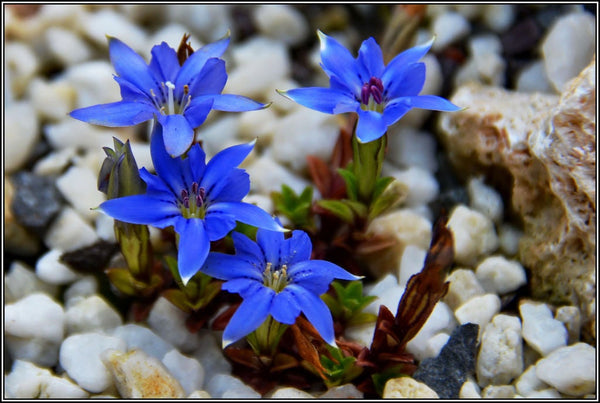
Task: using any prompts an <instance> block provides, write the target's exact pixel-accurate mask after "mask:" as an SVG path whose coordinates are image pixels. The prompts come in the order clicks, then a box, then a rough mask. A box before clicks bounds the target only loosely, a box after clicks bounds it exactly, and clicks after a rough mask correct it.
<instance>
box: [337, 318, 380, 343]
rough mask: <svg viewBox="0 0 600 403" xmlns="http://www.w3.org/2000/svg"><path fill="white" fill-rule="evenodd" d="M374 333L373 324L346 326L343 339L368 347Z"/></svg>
mask: <svg viewBox="0 0 600 403" xmlns="http://www.w3.org/2000/svg"><path fill="white" fill-rule="evenodd" d="M374 332H375V322H371V323H365V324H362V325H355V326H348V327H347V328H346V330H345V332H344V337H347V338H348V340H350V341H353V342H355V343H359V344H362V345H363V346H367V347H368V346H370V345H371V342H372V341H373V334H374Z"/></svg>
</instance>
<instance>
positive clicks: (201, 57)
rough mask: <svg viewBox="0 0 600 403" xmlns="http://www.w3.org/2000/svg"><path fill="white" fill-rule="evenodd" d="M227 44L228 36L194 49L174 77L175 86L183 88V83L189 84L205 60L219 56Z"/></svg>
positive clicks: (198, 72)
mask: <svg viewBox="0 0 600 403" xmlns="http://www.w3.org/2000/svg"><path fill="white" fill-rule="evenodd" d="M228 45H229V37H227V38H224V39H221V40H219V41H216V42H213V43H209V44H207V45H205V46H203V47H201V48H200V49H197V50H196V51H194V53H192V54H191V56H190V57H188V58H187V60H186V61H185V63H183V66H181V69H180V70H179V73H177V78H176V79H175V87H177V88H183V86H184V85H186V84H190V83H191V82H192V80H193V78H194V76H196V75H198V74H200V72H201V71H202V69H203V68H204V65H205V64H206V61H207V60H208V59H212V58H214V57H219V56H221V55H222V54H223V52H225V49H227V46H228Z"/></svg>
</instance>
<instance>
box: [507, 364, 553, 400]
mask: <svg viewBox="0 0 600 403" xmlns="http://www.w3.org/2000/svg"><path fill="white" fill-rule="evenodd" d="M515 387H516V388H517V392H518V393H519V394H520V395H521V396H524V397H529V395H531V394H533V393H534V392H537V391H540V390H544V389H547V388H548V384H547V383H545V382H543V381H542V380H540V378H538V377H537V375H536V366H535V365H530V366H529V367H527V369H526V370H525V371H523V373H522V374H521V375H520V376H519V378H518V379H517V380H516V381H515Z"/></svg>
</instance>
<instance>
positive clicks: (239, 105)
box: [212, 94, 267, 112]
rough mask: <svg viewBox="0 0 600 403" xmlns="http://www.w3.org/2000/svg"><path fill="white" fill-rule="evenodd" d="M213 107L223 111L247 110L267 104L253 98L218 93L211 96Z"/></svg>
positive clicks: (256, 108) (260, 107) (257, 108)
mask: <svg viewBox="0 0 600 403" xmlns="http://www.w3.org/2000/svg"><path fill="white" fill-rule="evenodd" d="M212 99H213V101H214V103H213V109H216V110H218V111H225V112H247V111H256V110H259V109H263V108H265V107H266V106H267V105H266V104H263V103H260V102H257V101H255V100H253V99H250V98H247V97H244V96H241V95H234V94H218V95H214V96H212Z"/></svg>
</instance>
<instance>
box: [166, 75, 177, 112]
mask: <svg viewBox="0 0 600 403" xmlns="http://www.w3.org/2000/svg"><path fill="white" fill-rule="evenodd" d="M165 85H166V86H167V88H168V89H169V93H168V94H169V98H168V104H167V105H168V109H167V110H168V111H169V114H173V113H175V102H174V101H173V91H174V90H175V84H173V83H172V82H170V81H167V82H166V83H165Z"/></svg>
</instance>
